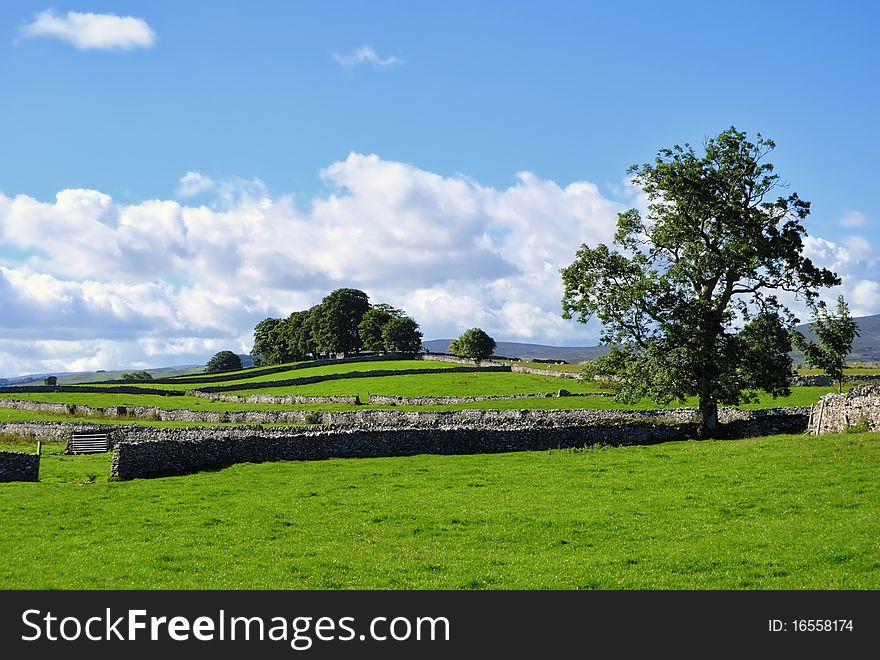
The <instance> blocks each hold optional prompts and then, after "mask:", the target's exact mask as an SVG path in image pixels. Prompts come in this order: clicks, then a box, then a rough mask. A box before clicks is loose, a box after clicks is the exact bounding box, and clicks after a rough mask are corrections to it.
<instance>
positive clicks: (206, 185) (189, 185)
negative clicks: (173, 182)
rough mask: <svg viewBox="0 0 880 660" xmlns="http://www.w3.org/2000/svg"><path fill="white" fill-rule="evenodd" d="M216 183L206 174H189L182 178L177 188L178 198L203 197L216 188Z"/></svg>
mask: <svg viewBox="0 0 880 660" xmlns="http://www.w3.org/2000/svg"><path fill="white" fill-rule="evenodd" d="M216 185H217V184H216V183H214V181H212V180H211V179H210V178H208V177H206V176H205V175H204V174H200V173H199V172H187V173H186V174H184V175H183V176H182V177H180V184H179V185H178V186H177V196H178V197H195V196H196V195H201V194H202V193H206V192H208V191H210V190H213V189H214V188H215V187H216Z"/></svg>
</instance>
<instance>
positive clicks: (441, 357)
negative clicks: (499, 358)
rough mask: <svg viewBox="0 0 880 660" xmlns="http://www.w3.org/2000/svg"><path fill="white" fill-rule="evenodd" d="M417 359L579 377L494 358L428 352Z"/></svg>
mask: <svg viewBox="0 0 880 660" xmlns="http://www.w3.org/2000/svg"><path fill="white" fill-rule="evenodd" d="M416 359H417V360H427V361H434V362H454V363H456V364H470V365H474V366H478V367H510V370H511V371H512V372H514V373H518V374H532V375H534V376H552V377H554V378H573V379H577V378H580V374H578V373H572V372H570V371H558V370H556V369H536V368H535V367H526V366H524V365H520V364H505V363H503V362H496V361H494V360H471V359H470V358H461V357H457V356H455V355H446V354H442V353H440V354H438V353H429V354H425V355H419V356H417V357H416Z"/></svg>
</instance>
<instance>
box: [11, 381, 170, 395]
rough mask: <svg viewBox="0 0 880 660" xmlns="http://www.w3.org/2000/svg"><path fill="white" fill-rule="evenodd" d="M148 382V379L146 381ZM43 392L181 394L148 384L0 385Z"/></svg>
mask: <svg viewBox="0 0 880 660" xmlns="http://www.w3.org/2000/svg"><path fill="white" fill-rule="evenodd" d="M146 382H149V381H146ZM23 392H28V393H40V394H42V393H45V392H76V393H78V394H82V393H84V392H93V393H97V394H157V395H159V396H183V392H182V391H180V390H160V389H156V388H151V387H148V386H146V385H145V386H144V387H135V386H133V385H106V386H105V385H15V386H12V385H9V386H6V387H0V394H21V393H23Z"/></svg>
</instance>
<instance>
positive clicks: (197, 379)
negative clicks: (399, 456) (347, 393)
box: [102, 353, 417, 385]
mask: <svg viewBox="0 0 880 660" xmlns="http://www.w3.org/2000/svg"><path fill="white" fill-rule="evenodd" d="M416 357H417V356H415V355H413V354H411V353H396V354H394V355H360V356H357V357H350V358H328V359H322V360H309V361H307V362H300V363H298V364H288V365H284V366H272V367H263V368H261V369H253V370H249V371H246V372H244V373H232V374H230V373H226V374H223V373H220V374H213V375H195V376H173V377H169V378H155V379H153V380H149V381H146V382H147V383H175V384H178V385H179V384H199V383H223V382H226V381H230V380H243V379H246V378H256V377H257V376H268V375H270V374H277V373H281V372H283V371H296V370H297V369H311V368H313V367H326V366H329V365H337V364H351V363H355V362H384V361H387V360H412V359H416ZM130 382H131V381H127V380H105V381H102V383H105V384H107V383H130Z"/></svg>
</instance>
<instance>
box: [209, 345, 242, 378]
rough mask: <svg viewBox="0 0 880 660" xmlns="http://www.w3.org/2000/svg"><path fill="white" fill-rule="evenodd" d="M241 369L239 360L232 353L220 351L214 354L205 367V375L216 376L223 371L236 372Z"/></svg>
mask: <svg viewBox="0 0 880 660" xmlns="http://www.w3.org/2000/svg"><path fill="white" fill-rule="evenodd" d="M239 369H241V358H240V357H238V356H237V355H236V354H235V353H233V352H232V351H220V352H219V353H217V354H215V355H214V357H212V358H211V359H210V360H208V365H207V366H206V367H205V373H209V374H217V373H221V372H224V371H238V370H239Z"/></svg>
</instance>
